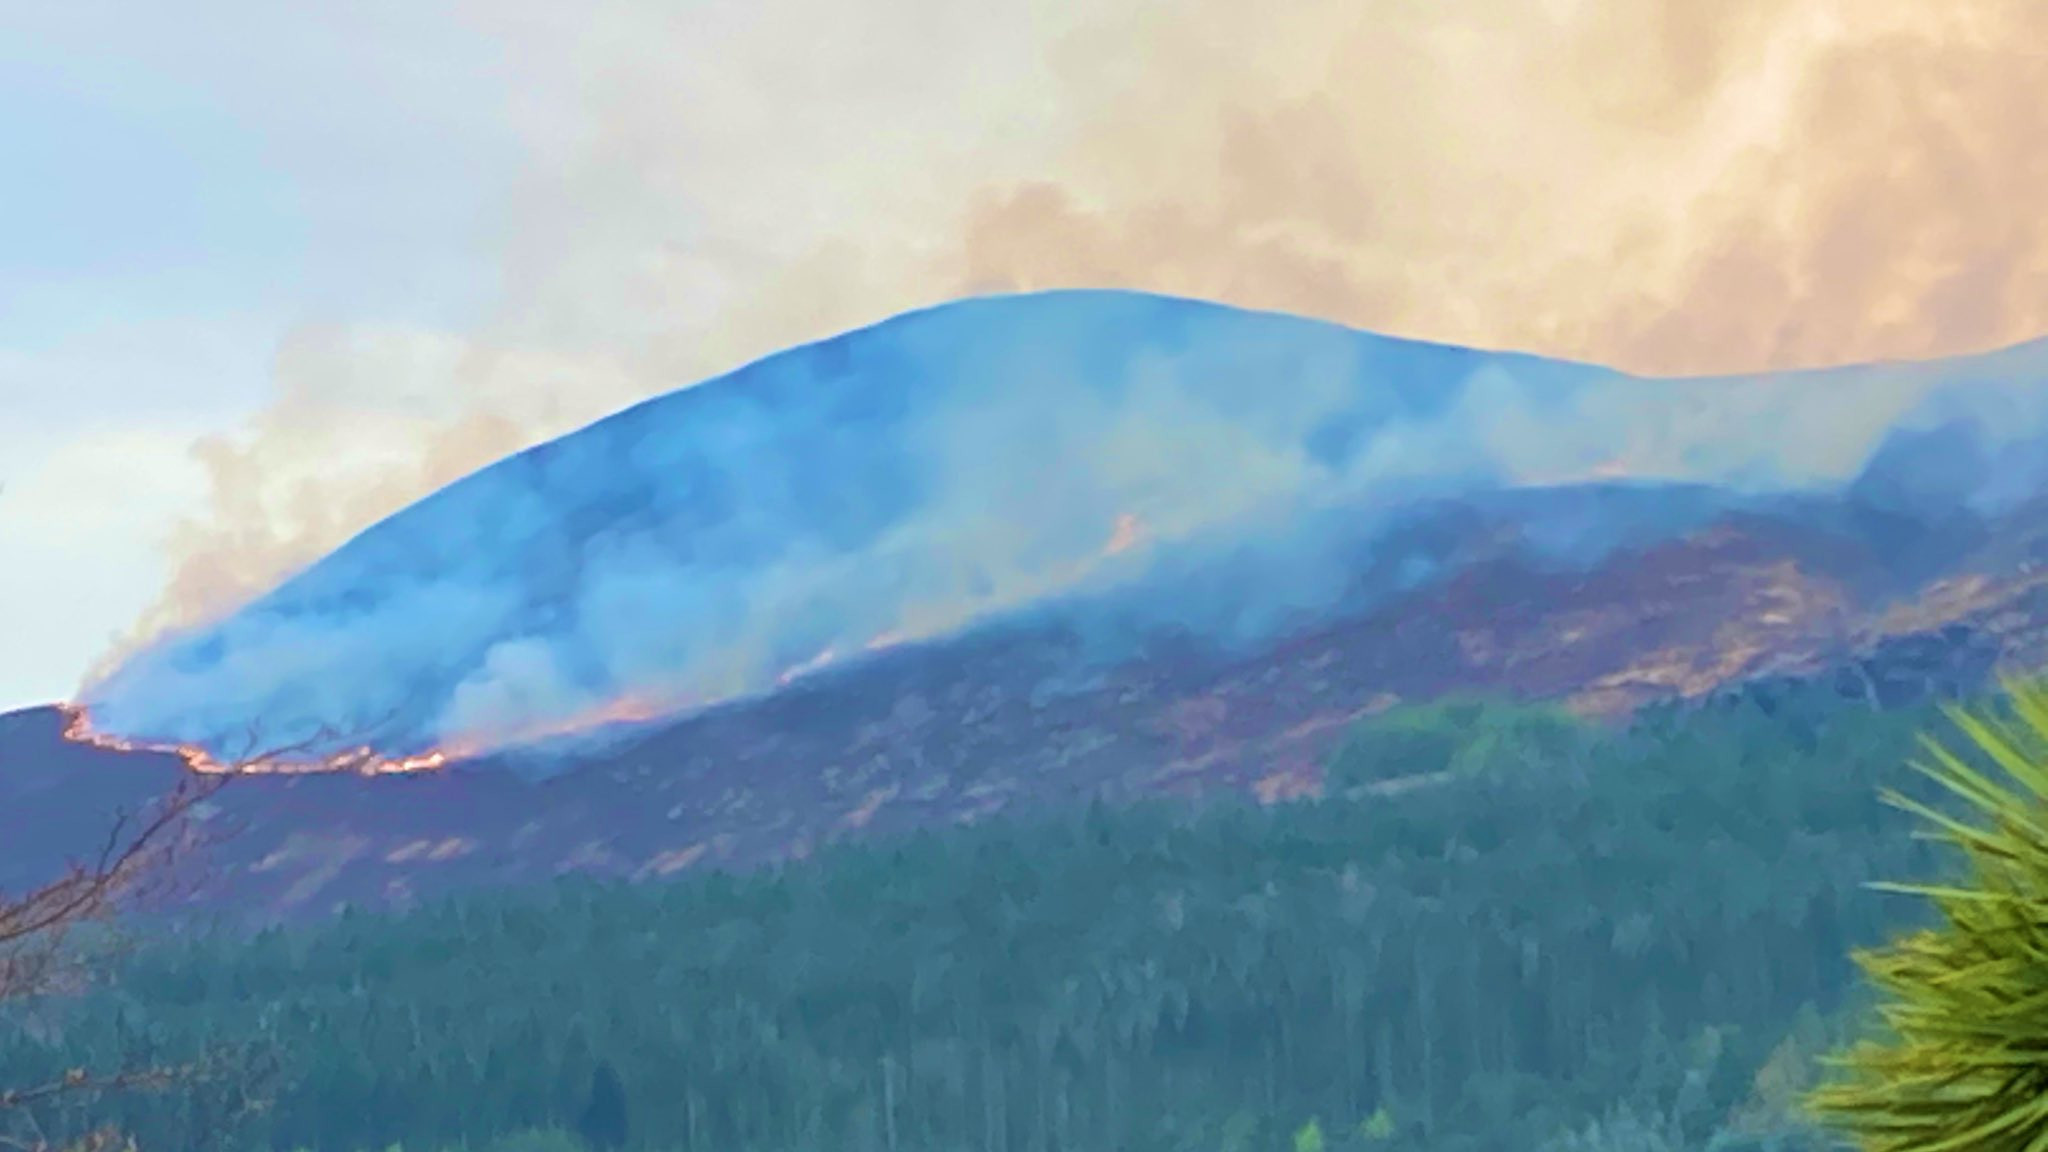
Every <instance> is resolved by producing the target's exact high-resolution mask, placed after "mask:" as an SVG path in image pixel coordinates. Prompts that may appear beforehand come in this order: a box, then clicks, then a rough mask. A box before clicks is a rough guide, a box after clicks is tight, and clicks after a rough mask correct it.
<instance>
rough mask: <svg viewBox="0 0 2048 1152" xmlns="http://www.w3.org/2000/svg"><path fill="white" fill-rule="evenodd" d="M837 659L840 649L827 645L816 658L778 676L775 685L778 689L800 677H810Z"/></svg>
mask: <svg viewBox="0 0 2048 1152" xmlns="http://www.w3.org/2000/svg"><path fill="white" fill-rule="evenodd" d="M837 659H839V649H838V648H837V647H834V646H832V645H827V646H826V647H825V650H824V651H822V652H819V653H818V654H817V655H816V656H813V657H811V658H810V659H809V660H806V661H804V662H803V663H801V664H798V665H796V666H794V667H792V668H789V669H786V670H785V671H784V672H783V673H782V675H780V676H777V677H776V678H775V684H776V686H777V687H783V686H786V685H788V684H789V683H791V682H792V681H794V680H796V679H798V678H799V677H803V676H808V675H810V674H811V673H813V672H816V671H817V670H818V669H820V668H823V667H825V666H826V665H828V664H830V663H832V662H833V661H834V660H837Z"/></svg>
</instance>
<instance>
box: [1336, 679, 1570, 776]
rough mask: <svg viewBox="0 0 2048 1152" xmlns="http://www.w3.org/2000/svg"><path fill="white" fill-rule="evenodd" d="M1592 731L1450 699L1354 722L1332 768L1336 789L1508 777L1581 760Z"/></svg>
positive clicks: (1553, 717) (1558, 718)
mask: <svg viewBox="0 0 2048 1152" xmlns="http://www.w3.org/2000/svg"><path fill="white" fill-rule="evenodd" d="M1595 739H1596V735H1595V732H1594V730H1593V729H1592V728H1591V727H1590V726H1589V725H1587V724H1585V723H1583V722H1582V721H1580V720H1579V719H1578V718H1577V717H1575V716H1573V715H1572V714H1571V713H1569V712H1566V711H1565V710H1563V709H1562V708H1559V707H1556V706H1554V705H1548V704H1519V703H1514V702H1509V701H1500V700H1492V699H1487V698H1483V697H1471V696H1454V697H1448V698H1445V699H1442V700H1437V701H1432V702H1431V703H1428V704H1421V705H1416V706H1413V707H1407V708H1396V709H1393V710H1391V711H1388V712H1384V713H1381V714H1380V715H1378V716H1373V717H1370V718H1368V719H1366V720H1363V721H1361V722H1359V723H1358V724H1357V725H1356V726H1355V727H1354V728H1353V729H1352V731H1351V733H1350V734H1349V736H1348V737H1347V738H1346V740H1345V743H1344V746H1343V747H1342V748H1341V749H1340V750H1339V751H1338V753H1337V755H1336V757H1335V758H1334V759H1333V760H1332V761H1331V764H1330V773H1329V774H1330V783H1331V785H1332V787H1333V790H1349V789H1357V788H1364V787H1370V786H1371V785H1373V784H1377V783H1381V782H1384V781H1388V780H1400V779H1410V778H1414V777H1420V776H1428V775H1433V774H1436V773H1443V772H1449V773H1454V774H1467V773H1486V772H1511V771H1519V770H1536V769H1540V768H1544V767H1549V766H1555V765H1557V764H1560V763H1563V762H1565V761H1567V760H1569V759H1571V758H1572V757H1574V756H1578V755H1583V754H1584V753H1585V752H1586V751H1587V750H1588V749H1589V748H1590V747H1591V745H1592V743H1593V742H1594V740H1595Z"/></svg>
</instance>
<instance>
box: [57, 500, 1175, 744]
mask: <svg viewBox="0 0 2048 1152" xmlns="http://www.w3.org/2000/svg"><path fill="white" fill-rule="evenodd" d="M1146 536H1147V529H1146V525H1145V522H1144V520H1143V519H1142V518H1140V517H1139V516H1137V515H1135V514H1133V513H1129V512H1126V513H1123V514H1121V515H1119V516H1118V517H1117V518H1116V523H1115V526H1114V528H1113V529H1112V531H1111V533H1110V536H1109V539H1108V540H1107V541H1105V542H1104V544H1103V547H1102V550H1101V552H1100V553H1099V554H1097V555H1096V556H1094V557H1092V558H1091V557H1082V558H1081V559H1080V561H1079V562H1078V563H1077V564H1075V565H1074V566H1073V570H1072V571H1071V572H1070V573H1069V575H1070V576H1071V577H1072V578H1075V579H1078V578H1080V577H1082V576H1085V575H1086V574H1087V573H1088V572H1089V571H1090V570H1092V569H1093V568H1094V567H1095V566H1096V565H1098V564H1100V563H1102V562H1104V561H1107V560H1110V559H1113V558H1115V557H1117V556H1120V555H1123V554H1124V553H1127V552H1129V551H1131V550H1132V549H1134V548H1137V547H1138V546H1140V545H1141V544H1143V543H1144V541H1145V539H1146ZM957 623H958V621H931V622H927V623H926V624H924V625H923V626H919V627H911V626H899V627H896V628H891V629H887V630H885V631H882V632H880V633H877V634H876V635H875V636H874V637H872V638H871V639H869V640H868V641H866V642H865V643H864V644H862V645H861V651H862V652H866V653H876V652H884V651H887V650H889V649H892V648H895V647H897V646H899V645H902V644H906V643H911V642H913V641H917V640H923V639H929V638H930V637H932V636H936V635H940V634H943V633H944V632H945V631H946V630H947V629H948V627H949V626H952V625H955V624H957ZM840 655H841V654H840V650H839V646H838V645H836V644H835V645H827V646H826V647H825V648H823V649H822V650H820V651H819V652H818V653H817V654H816V655H815V656H812V657H811V658H810V659H808V660H805V661H803V662H801V663H798V664H795V665H792V666H791V667H789V668H787V669H785V670H784V671H783V672H782V673H781V674H779V675H778V676H777V677H776V678H775V685H776V687H777V688H783V687H787V686H788V685H790V684H792V683H794V682H795V681H797V680H800V679H802V678H803V677H806V676H809V675H812V674H814V673H816V672H819V671H820V670H822V669H824V668H827V667H829V666H831V665H833V664H835V663H836V662H838V660H839V659H840ZM732 698H736V697H728V698H724V699H705V698H699V697H696V696H691V695H682V696H670V697H658V696H654V695H649V694H644V693H643V694H628V695H625V696H621V697H618V698H616V699H613V700H609V701H606V702H604V703H602V704H598V705H596V706H594V707H591V708H587V709H584V710H582V711H579V712H574V713H571V714H570V715H568V716H565V717H561V718H558V719H552V720H543V721H538V722H535V723H532V724H526V725H516V726H514V727H512V728H511V729H510V730H506V731H497V732H492V733H489V734H484V733H467V734H461V735H457V736H454V737H451V738H449V739H448V740H447V741H446V742H444V743H443V744H442V745H441V746H440V747H438V748H436V749H434V750H432V751H429V752H423V753H418V754H415V755H409V756H386V755H383V754H381V753H379V752H378V751H376V750H375V749H373V748H371V747H369V746H368V745H363V746H359V747H355V748H351V749H348V750H346V751H343V752H338V753H335V754H333V755H330V756H326V757H323V758H319V759H297V758H293V757H292V756H291V755H290V754H289V753H275V754H262V755H258V756H255V757H252V758H250V759H248V760H241V761H226V760H222V759H221V758H219V757H217V756H215V755H214V754H213V753H211V752H209V751H207V750H206V749H205V748H202V747H199V746H198V745H191V744H176V743H166V742H151V741H142V740H129V739H125V738H122V737H118V736H114V735H111V734H109V733H106V732H102V731H100V730H98V729H97V728H95V727H94V726H93V723H92V718H91V714H90V712H89V710H88V709H87V708H86V707H85V706H84V705H82V704H70V705H65V706H64V712H65V716H66V723H65V727H64V738H65V739H67V740H71V741H73V742H75V743H79V744H87V745H91V746H93V747H96V748H105V749H108V750H111V751H117V752H148V753H158V754H164V755H171V756H176V757H177V758H178V759H179V760H181V761H182V762H183V763H184V764H185V767H186V768H187V769H189V770H191V771H193V772H199V773H204V774H207V775H310V774H314V773H321V772H354V773H356V774H358V775H363V776H393V775H403V774H408V773H415V772H430V771H434V770H436V769H440V768H444V767H447V766H448V765H450V764H454V763H458V762H461V761H465V760H474V759H477V758H479V757H481V756H484V755H487V754H489V753H491V752H494V751H499V750H504V749H511V748H520V747H530V746H532V745H535V744H541V743H545V742H548V741H551V740H558V739H564V738H568V737H574V736H579V735H584V734H588V733H592V732H597V731H600V730H603V729H605V728H611V727H618V726H626V725H638V724H651V723H657V722H660V721H664V720H674V719H678V718H680V717H683V716H686V715H688V714H690V713H692V712H697V711H701V710H702V709H704V708H708V707H711V706H713V705H716V704H718V703H722V702H725V700H726V699H732Z"/></svg>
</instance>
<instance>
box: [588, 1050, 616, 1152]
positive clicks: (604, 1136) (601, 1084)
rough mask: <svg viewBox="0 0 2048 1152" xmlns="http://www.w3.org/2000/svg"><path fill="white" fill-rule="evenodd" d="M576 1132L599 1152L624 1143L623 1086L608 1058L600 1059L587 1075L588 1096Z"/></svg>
mask: <svg viewBox="0 0 2048 1152" xmlns="http://www.w3.org/2000/svg"><path fill="white" fill-rule="evenodd" d="M576 1132H577V1134H578V1135H580V1136H582V1137H583V1141H584V1143H586V1144H588V1145H590V1146H591V1147H592V1148H596V1149H599V1150H600V1152H612V1150H614V1149H618V1148H623V1147H625V1146H626V1136H627V1127H626V1088H625V1085H623V1084H621V1083H620V1082H619V1073H618V1070H617V1069H615V1068H613V1067H612V1066H611V1062H610V1061H599V1063H598V1065H597V1070H596V1071H594V1072H592V1073H591V1075H590V1095H589V1098H588V1099H587V1100H586V1101H585V1102H584V1105H583V1114H582V1115H581V1116H580V1117H578V1118H577V1121H576Z"/></svg>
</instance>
